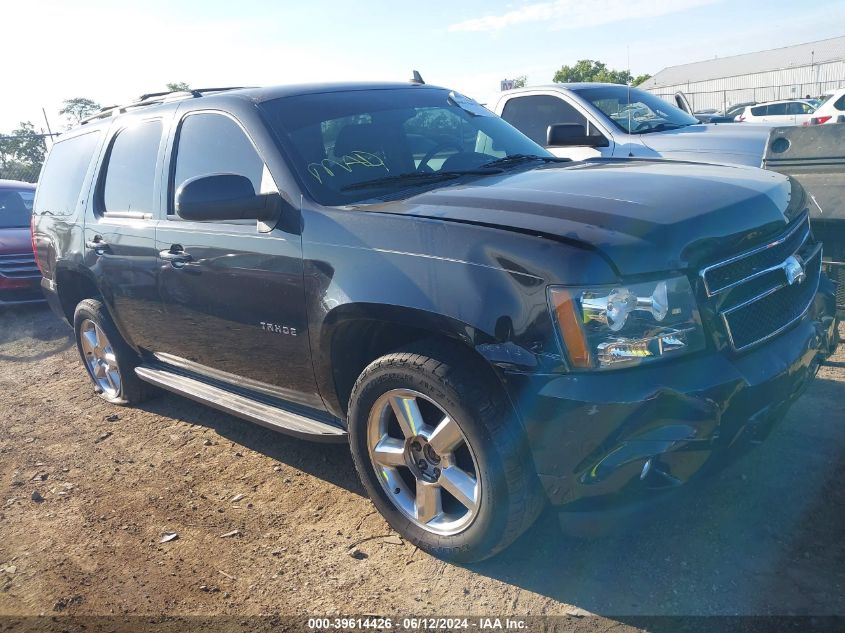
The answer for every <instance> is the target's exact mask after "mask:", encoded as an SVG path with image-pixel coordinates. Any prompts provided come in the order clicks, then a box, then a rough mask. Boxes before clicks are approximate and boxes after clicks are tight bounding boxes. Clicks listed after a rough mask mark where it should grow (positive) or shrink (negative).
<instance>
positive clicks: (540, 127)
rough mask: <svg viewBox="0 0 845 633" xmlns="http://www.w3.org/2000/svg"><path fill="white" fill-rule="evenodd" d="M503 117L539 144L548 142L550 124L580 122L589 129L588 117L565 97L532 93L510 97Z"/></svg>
mask: <svg viewBox="0 0 845 633" xmlns="http://www.w3.org/2000/svg"><path fill="white" fill-rule="evenodd" d="M502 118H503V119H504V120H505V121H507V122H508V123H510V124H511V125H512V126H514V127H515V128H516V129H518V130H519V131H520V132H522V133H523V134H525V136H527V137H528V138H530V139H531V140H532V141H534V142H535V143H537V144H538V145H545V144H546V140H547V137H546V134H547V131H548V129H549V126H550V125H555V124H557V123H579V124H581V125H583V126H584V129H585V130H586V129H587V118H586V117H585V116H584V115H583V114H581V113H580V112H578V110H576V109H575V108H574V107H572V106H571V105H569V104H568V103H567V102H566V101H564V100H563V99H558V98H557V97H552V96H550V95H532V96H528V97H515V98H513V99H509V100H508V102H507V103H506V104H505V108H504V110H503V111H502Z"/></svg>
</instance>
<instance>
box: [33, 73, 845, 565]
mask: <svg viewBox="0 0 845 633" xmlns="http://www.w3.org/2000/svg"><path fill="white" fill-rule="evenodd" d="M807 206H808V202H807V197H806V196H805V194H804V192H803V190H802V189H801V187H800V186H799V185H797V184H796V183H794V182H793V181H791V180H789V179H788V178H787V177H784V176H781V175H779V174H775V173H771V172H766V171H762V170H759V169H755V168H745V167H725V166H714V165H700V164H692V163H682V162H670V161H660V160H626V159H606V158H597V159H591V160H588V161H583V162H570V161H567V160H561V159H556V158H554V157H553V156H552V155H551V154H550V153H549V152H547V151H546V150H545V149H543V148H542V147H540V146H539V145H537V144H536V143H534V142H533V141H531V140H530V139H528V138H527V137H526V136H524V135H523V134H522V133H520V132H518V131H517V130H516V129H515V128H513V127H511V126H510V125H509V124H508V123H506V122H505V121H504V120H502V119H500V118H498V117H496V116H494V115H492V114H491V113H490V112H489V111H488V110H486V109H484V108H482V107H481V106H479V105H478V104H477V103H475V102H474V101H472V100H470V99H467V98H466V97H463V96H462V95H460V94H457V93H455V92H450V91H449V90H447V89H443V88H437V87H433V86H428V85H417V84H415V85H407V84H343V85H338V84H332V85H315V86H289V87H280V88H264V89H259V88H256V89H241V90H229V91H225V90H221V89H217V90H206V91H204V90H194V91H192V92H190V93H174V94H169V95H159V96H154V97H148V98H146V99H144V100H142V101H140V102H136V103H133V104H130V106H126V107H123V108H115V109H112V110H108V111H106V112H104V113H102V114H100V115H98V116H97V117H96V118H94V119H92V120H90V121H88V122H86V123H84V124H83V125H81V126H79V127H78V128H76V129H75V130H72V131H70V132H68V133H66V134H63V135H62V137H61V140H59V141H58V142H57V143H56V144H55V146H54V147H53V149H52V151H51V153H50V155H49V157H48V159H47V162H46V165H45V167H44V170H43V174H42V177H41V180H40V183H39V188H38V194H37V197H36V203H35V214H36V217H35V223H34V224H35V240H36V247H37V253H38V259H39V262H40V264H41V268H42V270H43V272H44V281H43V282H42V284H43V288H44V291H45V293H46V296H47V298H48V300H49V302H50V305H51V306H52V307H53V309H54V310H55V311H56V312H57V313H58V314H60V315H62V316H63V317H65V318H66V319H67V320H68V322H70V323H71V324H72V325H73V328H74V331H75V334H76V340H77V344H78V348H79V353H80V356H81V359H82V361H83V364H84V366H85V368H86V370H87V371H88V374H89V376H90V378H91V380H92V384H93V386H94V389H95V390H96V391H97V392H98V393H99V394H100V395H101V396H102V397H103V398H104V399H105V400H107V401H109V402H113V403H115V404H134V403H137V402H140V401H141V400H143V399H144V398H146V397H148V396H149V395H150V394H151V393H152V388H153V387H158V388H162V389H167V390H170V391H174V392H177V393H180V394H183V395H185V396H187V397H189V398H192V399H194V400H196V401H198V402H201V403H205V404H208V405H210V406H214V407H217V408H219V409H222V410H224V411H228V412H230V413H233V414H235V415H238V416H240V417H242V418H245V419H247V420H252V421H254V422H257V423H260V424H264V425H266V426H269V427H271V428H273V429H277V430H280V431H284V432H287V433H291V434H293V435H297V436H300V437H306V438H311V439H316V440H325V441H349V443H350V446H351V450H352V457H353V460H354V462H355V466H356V468H357V470H358V474H359V475H360V477H361V480H362V482H363V484H364V486H365V488H366V490H367V491H368V493H369V494H370V496H371V498H372V500H373V503H374V504H375V506H376V507H377V508H378V510H379V511H380V512H381V513H382V514H383V515H384V517H385V518H386V519H387V521H388V522H389V523H390V524H391V525H392V526H393V527H394V528H395V529H396V530H397V531H398V532H399V533H400V534H401V535H402V536H403V537H405V538H406V539H408V540H410V541H411V542H413V543H415V544H416V545H418V546H419V547H420V548H422V549H424V550H426V551H428V552H431V553H434V554H436V555H438V556H442V557H444V558H447V559H451V560H460V561H470V560H478V559H481V558H484V557H486V556H490V555H492V554H494V553H495V552H497V551H499V550H500V549H502V548H503V547H505V546H507V545H508V544H509V543H510V542H512V541H513V540H514V539H515V538H516V537H517V536H518V535H519V534H520V533H522V532H523V531H524V530H525V529H526V528H527V527H528V526H529V525H530V524H531V523H532V522H533V521H534V519H535V518H536V516H537V514H538V513H539V512H540V510H541V509H542V508H543V507H544V504H545V503H546V502H547V501H551V502H553V503H555V504H570V507H578V506H579V505H583V506H585V507H586V506H592V505H593V504H599V503H602V502H604V501H606V500H615V499H617V498H628V499H630V498H633V497H637V496H638V495H641V494H646V495H647V494H650V493H654V491H655V490H659V489H663V488H675V487H677V486H678V485H680V484H682V483H683V482H685V481H687V480H688V479H690V478H691V477H692V476H693V475H695V474H696V473H697V472H698V471H700V470H701V469H702V467H703V466H704V465H705V464H707V463H711V462H713V463H715V461H714V458H716V457H717V456H720V455H727V454H728V453H727V450H728V447H732V446H733V447H736V446H740V445H746V444H749V443H751V442H756V441H759V440H760V439H762V438H763V437H764V436H765V435H766V433H767V432H768V430H769V428H770V427H771V425H772V424H773V423H774V422H776V421H777V420H778V419H779V418H780V417H782V415H783V414H784V412H785V411H786V409H787V407H788V406H789V405H790V404H791V403H792V402H793V401H794V400H795V399H796V398H797V397H798V396H799V395H800V394H801V392H802V391H803V389H804V388H805V387H806V385H807V384H808V383H809V381H810V380H811V379H812V378H813V376H814V375H815V373H816V369H817V367H818V365H819V363H820V362H821V361H822V360H823V359H824V358H825V357H826V356H827V355H829V354H830V353H831V351H832V347H833V346H834V345H835V343H834V339H833V337H832V332H833V331H834V328H835V327H836V322H835V317H834V308H833V289H832V286H831V284H830V282H829V281H828V280H827V279H826V278H825V277H824V276H823V274H822V273H821V270H820V266H821V245H820V244H819V243H817V242H816V240H815V239H814V237H813V235H812V233H811V231H810V226H809V223H808V216H807ZM808 459H812V457H811V456H808ZM808 467H812V466H811V465H809V466H808Z"/></svg>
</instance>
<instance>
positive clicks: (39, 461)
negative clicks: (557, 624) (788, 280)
mask: <svg viewBox="0 0 845 633" xmlns="http://www.w3.org/2000/svg"><path fill="white" fill-rule="evenodd" d="M835 360H836V361H838V362H839V363H840V365H839V366H838V367H825V368H823V369H822V370H821V372H820V374H819V376H818V379H817V380H816V381H815V383H814V384H813V385H812V386H811V388H810V389H809V391H808V392H807V393H806V394H805V395H804V397H803V398H802V399H801V400H800V401H799V402H798V403H797V404H796V405H795V406H794V408H793V409H792V411H791V412H790V414H789V416H788V417H787V419H786V420H785V421H784V423H783V424H782V425H781V426H779V427H778V428H777V429H776V430H775V432H774V433H773V435H772V436H771V437H770V438H769V440H768V441H767V443H766V444H764V445H763V446H762V447H761V448H759V449H757V450H756V451H754V452H752V453H751V454H749V455H748V456H746V457H745V458H743V459H742V460H740V461H738V462H736V463H734V464H732V465H731V466H730V467H729V468H728V469H727V470H725V471H723V472H722V473H721V474H720V475H719V476H717V477H715V478H713V479H710V480H707V481H706V482H702V483H701V484H700V485H698V486H696V487H695V488H694V489H693V488H691V489H690V490H689V491H686V494H683V495H680V496H679V497H678V498H677V499H674V500H673V501H672V503H671V504H668V505H664V506H661V507H660V508H659V509H658V510H654V511H651V512H649V513H647V514H645V515H643V516H640V517H638V518H634V519H631V520H629V521H628V522H626V523H625V524H624V525H621V526H619V527H618V528H617V529H615V530H613V531H611V532H610V533H609V534H606V535H604V536H600V537H595V538H589V539H587V538H576V537H574V536H569V535H567V533H566V532H565V531H563V530H562V529H561V527H560V524H559V522H558V517H557V514H555V513H553V512H551V511H550V512H547V513H546V514H545V515H544V516H543V517H541V519H540V521H539V522H538V524H537V525H536V526H535V527H534V528H533V529H532V530H530V531H529V533H528V534H526V535H525V536H524V537H522V538H521V539H520V540H519V541H518V542H517V543H516V544H515V546H513V547H512V548H510V549H509V550H508V551H506V552H505V553H504V554H503V555H500V556H499V557H497V558H496V559H494V560H492V561H488V562H485V563H482V564H478V565H472V566H468V567H460V566H455V565H449V564H445V563H443V562H440V561H438V560H435V559H433V558H431V557H429V556H427V555H425V554H423V553H421V552H419V551H417V550H415V548H413V547H412V546H410V545H408V544H405V543H403V542H402V541H401V540H400V539H399V538H398V537H397V536H396V535H395V534H394V533H392V531H391V530H390V528H388V526H387V525H386V524H385V522H384V521H383V520H382V519H381V518H380V516H379V515H378V514H376V512H375V511H374V509H373V507H372V505H371V504H370V502H369V501H368V500H367V498H366V497H365V495H364V492H363V489H362V488H361V486H360V484H359V483H358V479H357V477H356V474H355V472H354V470H353V467H352V462H351V459H350V456H349V453H348V449H347V448H346V447H345V446H338V445H335V446H327V445H320V444H310V443H306V442H302V441H298V440H295V439H291V438H288V437H285V436H282V435H277V434H275V433H273V432H271V431H267V430H264V429H262V428H260V427H257V426H254V425H251V424H249V423H246V422H242V421H240V420H238V419H235V418H233V417H230V416H227V415H224V414H221V413H218V412H216V411H213V410H211V409H207V408H204V407H202V406H199V405H196V404H194V403H192V402H190V401H188V400H185V399H182V398H179V397H176V396H172V395H164V396H162V397H160V398H157V399H155V400H153V401H150V402H149V403H147V404H145V405H143V407H142V408H139V409H127V408H119V407H114V406H110V405H108V404H106V403H104V402H102V401H101V400H100V399H99V398H97V397H96V396H95V395H94V393H93V391H92V390H91V388H90V386H89V384H88V380H87V378H86V377H85V376H84V374H83V370H82V368H81V365H80V363H79V359H78V357H77V352H76V348H75V347H74V346H73V343H72V340H71V332H70V328H69V327H67V325H66V324H64V323H62V322H60V321H58V320H57V319H56V318H55V317H53V316H52V314H51V313H50V312H49V311H48V310H46V308H44V309H41V308H39V309H26V310H22V309H17V310H6V311H3V312H0V420H2V423H3V433H2V436H0V490H2V497H0V506H1V507H0V588H2V591H0V613H3V614H16V615H24V614H39V613H45V614H58V613H61V614H77V615H81V614H231V615H238V616H242V615H248V614H261V613H281V614H297V613H299V614H301V613H308V614H318V615H323V614H362V613H375V612H390V613H406V614H411V613H413V614H437V615H444V614H491V613H492V614H498V615H504V614H533V615H540V614H561V615H562V614H575V615H576V616H580V615H585V614H586V613H596V614H601V615H603V616H606V617H608V618H610V620H603V622H606V623H608V626H607V627H603V626H597V628H602V629H603V628H611V627H612V626H614V625H617V624H618V623H619V622H623V623H624V622H626V618H628V617H630V616H634V615H637V614H668V615H674V614H798V615H803V614H845V546H843V542H845V539H843V535H845V529H843V528H845V487H843V485H842V482H843V480H845V415H844V414H843V406H845V362H843V361H845V353H843V352H840V353H839V355H838V357H837V358H836V359H835ZM34 493H38V495H40V498H42V499H43V500H41V501H35V500H33V494H34ZM38 495H36V497H38ZM165 533H176V534H177V535H178V537H177V538H175V539H174V540H172V541H170V542H166V543H160V540H161V539H162V535H163V534H165ZM356 548H357V550H358V551H359V552H360V554H358V555H357V557H353V556H352V555H350V551H355V549H356Z"/></svg>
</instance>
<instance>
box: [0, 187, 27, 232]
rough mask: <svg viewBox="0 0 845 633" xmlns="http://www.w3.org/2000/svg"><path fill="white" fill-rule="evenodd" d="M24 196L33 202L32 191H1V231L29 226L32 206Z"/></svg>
mask: <svg viewBox="0 0 845 633" xmlns="http://www.w3.org/2000/svg"><path fill="white" fill-rule="evenodd" d="M24 194H26V195H27V198H28V199H29V200H30V201H31V200H32V192H31V191H24V190H16V189H0V229H11V228H24V227H28V226H29V217H30V213H31V211H32V204H31V203H30V204H27V202H26V200H25V199H24Z"/></svg>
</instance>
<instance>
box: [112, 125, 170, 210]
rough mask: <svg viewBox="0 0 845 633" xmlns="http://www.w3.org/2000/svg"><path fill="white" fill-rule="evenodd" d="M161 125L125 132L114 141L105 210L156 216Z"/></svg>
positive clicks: (139, 126)
mask: <svg viewBox="0 0 845 633" xmlns="http://www.w3.org/2000/svg"><path fill="white" fill-rule="evenodd" d="M160 143H161V121H157V120H156V121H144V122H143V123H139V124H137V125H133V126H131V127H127V128H124V129H123V130H121V131H120V132H118V133H117V135H116V136H115V138H114V141H113V142H112V146H111V151H110V152H109V158H108V163H107V164H106V175H105V180H104V182H103V197H102V203H103V204H102V210H103V211H104V212H105V213H109V212H112V213H113V212H127V211H129V212H133V211H134V212H138V213H153V212H154V211H155V200H154V194H155V174H156V162H157V160H158V149H159V144H160Z"/></svg>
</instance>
